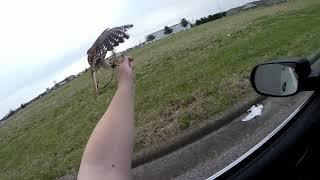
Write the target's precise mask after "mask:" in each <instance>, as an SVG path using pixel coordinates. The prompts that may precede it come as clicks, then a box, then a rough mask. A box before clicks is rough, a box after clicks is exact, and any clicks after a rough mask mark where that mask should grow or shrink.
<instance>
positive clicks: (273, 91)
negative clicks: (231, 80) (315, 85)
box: [250, 58, 311, 97]
mask: <svg viewBox="0 0 320 180" xmlns="http://www.w3.org/2000/svg"><path fill="white" fill-rule="evenodd" d="M310 72H311V68H310V63H309V61H308V60H307V59H301V58H300V59H298V58H296V59H286V60H278V61H271V62H267V63H263V64H259V65H257V66H256V67H255V68H254V69H253V70H252V73H251V77H250V82H251V85H252V87H253V88H254V90H255V91H256V92H257V93H258V94H261V95H264V96H272V97H287V96H293V95H295V94H297V93H298V92H300V91H301V90H302V89H303V87H304V84H305V82H306V79H307V78H308V76H309V74H310Z"/></svg>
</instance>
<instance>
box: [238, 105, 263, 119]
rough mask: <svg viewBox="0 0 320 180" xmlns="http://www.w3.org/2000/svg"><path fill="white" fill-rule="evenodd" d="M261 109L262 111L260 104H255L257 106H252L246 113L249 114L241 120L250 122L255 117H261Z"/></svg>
mask: <svg viewBox="0 0 320 180" xmlns="http://www.w3.org/2000/svg"><path fill="white" fill-rule="evenodd" d="M262 109H263V105H262V104H257V105H253V106H252V107H251V108H250V109H249V110H248V111H247V112H249V114H248V115H247V116H246V117H245V118H243V119H242V121H250V120H252V119H253V118H255V117H257V116H261V115H262Z"/></svg>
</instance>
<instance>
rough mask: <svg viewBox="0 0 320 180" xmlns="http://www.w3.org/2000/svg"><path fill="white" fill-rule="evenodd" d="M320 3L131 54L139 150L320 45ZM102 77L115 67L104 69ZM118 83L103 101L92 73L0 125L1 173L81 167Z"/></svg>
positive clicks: (290, 6)
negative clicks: (269, 63) (254, 73)
mask: <svg viewBox="0 0 320 180" xmlns="http://www.w3.org/2000/svg"><path fill="white" fill-rule="evenodd" d="M319 22H320V2H316V1H315V0H314V1H310V0H309V1H304V0H300V1H298V0H296V1H290V2H289V3H286V4H281V5H277V6H273V7H267V8H258V9H255V10H251V11H248V12H244V13H241V14H239V15H235V16H231V17H226V18H223V19H220V20H217V21H215V22H212V23H207V24H204V25H201V26H198V27H195V28H192V29H190V30H187V31H184V32H181V33H178V34H175V35H172V36H170V37H168V38H166V39H162V40H160V41H156V42H154V43H151V44H148V45H146V46H144V47H143V48H140V49H135V50H132V51H130V52H129V54H130V55H131V56H133V57H134V58H135V59H136V62H135V63H136V68H135V73H136V93H137V95H136V118H135V119H136V132H137V134H136V146H135V153H138V152H140V151H141V150H144V149H145V148H149V147H152V146H153V145H155V144H159V142H167V141H169V140H171V139H172V138H174V137H175V136H176V135H178V134H179V133H181V132H183V131H185V130H186V129H188V128H195V127H197V124H199V123H202V122H205V121H206V120H208V118H209V117H211V116H213V115H214V114H216V113H218V112H222V111H225V110H226V109H227V108H229V107H230V106H232V105H233V104H234V103H235V102H237V101H241V100H242V99H244V98H246V97H248V96H249V95H250V94H252V93H253V91H252V89H251V88H250V85H249V82H248V76H249V74H250V71H251V69H252V67H253V66H254V65H255V64H257V63H259V62H263V61H266V60H269V59H273V58H279V57H287V56H306V55H309V54H311V53H312V52H314V51H315V50H317V49H318V48H319V44H320V34H319V32H320V23H319ZM103 75H104V76H103V77H102V79H103V82H104V83H106V82H107V80H108V79H109V76H110V72H103ZM115 88H116V83H115V82H113V83H111V85H110V86H109V87H108V88H107V89H105V90H104V91H103V93H102V94H101V95H100V96H99V98H98V99H97V100H95V98H94V94H93V88H92V85H91V81H90V76H89V74H88V73H86V74H84V75H83V76H80V77H78V78H76V79H75V80H74V81H72V82H70V83H68V84H67V85H65V86H63V87H61V88H59V89H58V90H56V91H54V92H52V93H50V94H48V95H47V96H45V97H44V98H42V99H40V100H39V101H37V102H35V103H33V104H32V105H31V106H29V107H27V108H25V109H23V110H22V111H20V112H18V113H17V114H16V115H14V116H13V117H12V118H10V120H9V121H8V122H7V123H6V124H5V125H3V126H1V127H0V147H1V148H0V168H1V171H0V179H53V178H56V177H59V176H62V175H65V174H67V173H70V172H76V171H77V169H78V167H79V164H80V160H81V155H82V152H83V149H84V147H85V144H86V142H87V140H88V138H89V135H90V133H91V132H92V130H93V128H94V126H95V124H96V123H97V121H98V120H99V118H100V117H101V116H102V114H103V113H104V111H105V110H106V108H107V106H108V104H109V102H110V100H111V98H112V95H113V94H114V92H115Z"/></svg>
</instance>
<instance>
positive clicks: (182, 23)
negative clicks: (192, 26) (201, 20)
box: [181, 18, 189, 27]
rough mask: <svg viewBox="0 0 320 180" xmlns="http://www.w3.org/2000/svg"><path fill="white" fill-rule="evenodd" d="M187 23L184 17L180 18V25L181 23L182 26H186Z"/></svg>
mask: <svg viewBox="0 0 320 180" xmlns="http://www.w3.org/2000/svg"><path fill="white" fill-rule="evenodd" d="M188 24H189V22H188V21H187V20H186V19H185V18H182V19H181V25H182V26H183V27H187V26H188Z"/></svg>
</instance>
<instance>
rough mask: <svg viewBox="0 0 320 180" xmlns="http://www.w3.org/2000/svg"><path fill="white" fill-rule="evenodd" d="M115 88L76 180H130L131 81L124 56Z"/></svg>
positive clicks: (131, 139) (132, 86) (132, 93)
mask: <svg viewBox="0 0 320 180" xmlns="http://www.w3.org/2000/svg"><path fill="white" fill-rule="evenodd" d="M117 79H118V89H117V91H116V93H115V95H114V97H113V99H112V101H111V103H110V105H109V107H108V109H107V111H106V112H105V114H104V115H103V116H102V118H101V119H100V121H99V122H98V124H97V125H96V127H95V129H94V130H93V132H92V134H91V136H90V138H89V141H88V143H87V146H86V148H85V151H84V154H83V157H82V161H81V165H80V170H79V174H78V179H79V180H83V179H97V180H98V179H130V169H131V158H132V150H133V138H134V80H133V72H132V69H131V62H129V59H128V58H127V57H125V58H124V61H123V63H122V64H120V66H119V67H117Z"/></svg>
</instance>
